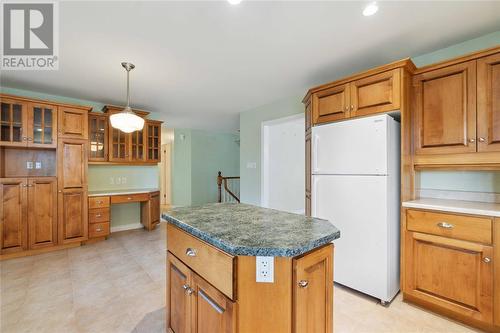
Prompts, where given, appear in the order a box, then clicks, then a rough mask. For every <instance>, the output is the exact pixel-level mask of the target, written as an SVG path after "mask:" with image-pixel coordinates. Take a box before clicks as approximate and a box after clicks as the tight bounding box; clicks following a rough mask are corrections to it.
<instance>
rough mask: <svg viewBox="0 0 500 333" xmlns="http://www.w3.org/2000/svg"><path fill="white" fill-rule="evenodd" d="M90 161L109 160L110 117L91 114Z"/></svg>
mask: <svg viewBox="0 0 500 333" xmlns="http://www.w3.org/2000/svg"><path fill="white" fill-rule="evenodd" d="M88 128H89V155H88V157H89V161H99V162H104V161H107V160H108V116H106V115H104V114H102V113H95V112H92V113H89V126H88Z"/></svg>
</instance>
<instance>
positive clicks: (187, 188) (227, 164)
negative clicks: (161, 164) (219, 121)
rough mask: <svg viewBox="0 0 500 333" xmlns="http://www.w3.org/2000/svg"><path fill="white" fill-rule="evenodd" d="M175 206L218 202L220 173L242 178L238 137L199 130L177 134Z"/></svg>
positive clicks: (175, 145)
mask: <svg viewBox="0 0 500 333" xmlns="http://www.w3.org/2000/svg"><path fill="white" fill-rule="evenodd" d="M174 137H175V140H174V152H173V163H172V167H173V169H174V172H173V174H175V177H174V179H172V194H173V198H172V199H173V205H174V206H190V205H200V204H203V203H208V202H216V201H217V172H218V171H219V170H220V171H222V174H223V175H227V176H238V175H239V171H240V168H239V145H238V143H237V140H238V135H236V134H232V133H220V132H211V131H204V130H197V129H175V130H174Z"/></svg>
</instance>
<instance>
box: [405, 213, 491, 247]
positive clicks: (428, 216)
mask: <svg viewBox="0 0 500 333" xmlns="http://www.w3.org/2000/svg"><path fill="white" fill-rule="evenodd" d="M406 226H407V229H408V230H410V231H417V232H422V233H426V234H433V235H438V236H443V237H449V238H455V239H463V240H468V241H472V242H479V243H484V244H491V237H492V232H491V228H492V220H491V218H488V217H479V216H468V215H457V214H449V213H441V212H430V211H424V210H412V209H408V210H407V211H406Z"/></svg>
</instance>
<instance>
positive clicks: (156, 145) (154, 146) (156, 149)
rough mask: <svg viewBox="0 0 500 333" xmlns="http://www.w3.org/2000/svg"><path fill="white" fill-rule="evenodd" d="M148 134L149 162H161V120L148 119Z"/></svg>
mask: <svg viewBox="0 0 500 333" xmlns="http://www.w3.org/2000/svg"><path fill="white" fill-rule="evenodd" d="M144 126H146V135H147V145H146V147H147V148H146V149H147V156H146V158H147V160H148V162H153V163H154V162H159V161H160V159H161V157H160V149H161V122H160V121H154V120H147V121H146V124H145V125H144Z"/></svg>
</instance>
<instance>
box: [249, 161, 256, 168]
mask: <svg viewBox="0 0 500 333" xmlns="http://www.w3.org/2000/svg"><path fill="white" fill-rule="evenodd" d="M247 169H257V162H247Z"/></svg>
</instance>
